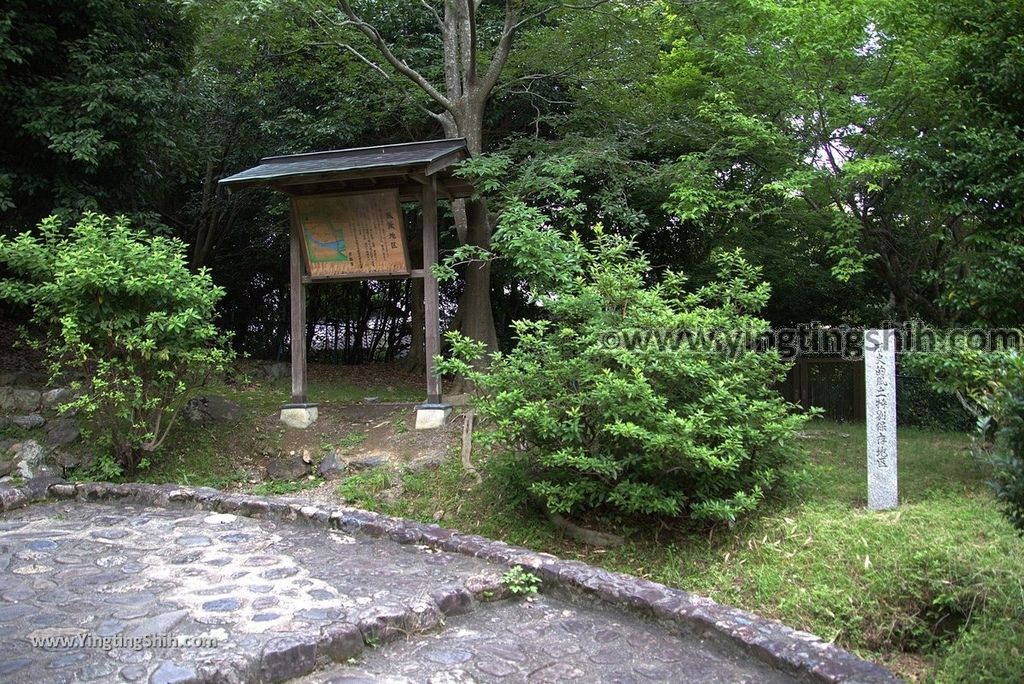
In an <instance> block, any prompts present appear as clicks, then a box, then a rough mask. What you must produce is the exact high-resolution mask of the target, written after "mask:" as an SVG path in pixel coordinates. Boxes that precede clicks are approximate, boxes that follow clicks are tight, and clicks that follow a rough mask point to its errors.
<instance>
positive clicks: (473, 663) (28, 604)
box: [0, 502, 788, 683]
mask: <svg viewBox="0 0 1024 684" xmlns="http://www.w3.org/2000/svg"><path fill="white" fill-rule="evenodd" d="M0 531H2V537H0V652H2V653H3V654H4V658H3V660H2V661H0V680H3V681H5V682H8V681H9V682H33V683H34V682H50V681H92V680H99V681H118V680H125V681H149V682H190V681H210V680H219V681H275V680H282V679H286V678H289V677H292V676H294V675H301V674H304V673H307V672H309V671H310V669H312V668H313V667H314V665H316V666H319V667H321V668H324V669H321V670H320V671H319V672H318V673H317V674H315V675H312V676H310V678H309V679H307V680H306V681H325V680H327V681H332V680H333V681H360V679H359V678H360V677H361V678H363V679H362V680H365V679H366V677H370V681H373V680H376V679H379V678H381V677H384V678H386V677H391V676H394V677H402V678H401V679H395V680H393V681H413V682H419V681H431V682H432V681H466V682H470V681H527V680H529V681H581V682H582V681H595V680H596V679H601V680H602V681H652V680H653V681H690V680H700V681H730V682H734V681H751V682H754V681H756V682H781V681H788V679H787V678H786V677H785V676H783V675H781V674H780V673H778V672H776V671H774V670H772V669H770V668H769V667H767V666H766V665H764V664H763V663H761V662H760V661H756V660H753V659H752V658H750V656H748V655H744V654H739V653H737V652H733V651H732V650H725V649H724V648H723V647H721V646H717V645H712V644H710V643H705V642H704V641H702V640H700V639H698V638H697V637H693V636H687V635H682V634H674V633H669V632H667V631H665V630H663V629H658V628H655V627H653V626H652V625H650V624H647V623H645V622H643V621H641V620H638V619H636V618H633V617H631V616H628V615H625V614H622V613H618V612H615V611H610V610H604V609H595V608H587V607H582V606H577V605H575V604H573V603H568V602H564V601H560V600H556V599H552V598H548V597H543V598H540V599H537V600H534V601H532V602H510V601H508V600H503V601H496V602H493V603H491V602H488V601H489V600H491V599H499V598H502V596H503V594H504V593H505V592H504V589H503V587H502V584H501V582H500V580H499V578H500V575H501V571H502V570H503V568H502V567H500V566H497V565H494V564H491V563H487V562H485V561H481V560H478V559H475V558H470V557H466V556H462V555H458V554H448V553H441V552H436V551H429V550H427V549H426V548H425V547H417V546H410V545H399V544H396V543H394V542H390V541H385V540H378V539H370V538H366V537H362V536H349V535H346V534H342V533H340V532H335V531H327V530H323V529H314V528H306V527H302V526H292V525H284V524H280V523H275V522H272V521H268V520H255V519H250V518H244V517H236V516H234V515H226V514H210V513H203V512H195V511H185V510H167V509H162V508H144V507H140V506H132V505H125V504H99V503H82V502H65V503H48V504H36V505H33V506H29V507H28V508H23V509H19V510H16V511H13V512H9V513H7V514H5V515H4V516H3V518H0ZM445 614H447V615H449V616H453V617H451V619H450V620H448V621H446V620H445V619H444V618H445ZM456 615H463V617H454V616H456ZM172 637H173V638H176V639H178V641H176V642H173V643H159V644H157V645H158V646H160V647H154V639H160V638H162V639H165V640H166V639H168V638H172ZM406 637H407V638H406ZM147 638H148V639H149V641H143V640H145V639H147ZM185 639H189V640H190V641H188V642H187V643H186V642H185V641H184V640H185ZM197 639H198V640H199V641H196V640H197ZM104 640H106V641H104ZM364 644H367V645H369V646H371V647H377V648H372V649H371V650H369V651H366V652H365V653H364V655H362V656H360V655H359V654H360V652H361V651H362V647H363V645H364ZM467 654H468V655H467ZM353 659H355V660H353ZM330 661H340V662H342V663H345V664H344V665H330V664H329V663H330ZM612 675H614V676H612Z"/></svg>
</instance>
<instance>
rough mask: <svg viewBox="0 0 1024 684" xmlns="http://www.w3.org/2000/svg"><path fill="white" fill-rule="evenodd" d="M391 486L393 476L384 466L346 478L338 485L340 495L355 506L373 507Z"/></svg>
mask: <svg viewBox="0 0 1024 684" xmlns="http://www.w3.org/2000/svg"><path fill="white" fill-rule="evenodd" d="M390 486H391V476H390V475H389V474H388V472H387V470H385V469H383V468H374V469H372V470H369V471H367V472H365V473H359V474H358V475H353V476H352V477H347V478H345V479H344V480H343V481H342V483H341V484H340V485H338V495H339V496H341V497H342V498H343V499H344V500H345V501H346V502H348V503H350V504H352V505H353V506H359V507H362V508H372V507H373V505H374V503H375V502H376V500H377V496H378V495H380V493H381V492H383V491H384V490H385V489H387V488H388V487H390Z"/></svg>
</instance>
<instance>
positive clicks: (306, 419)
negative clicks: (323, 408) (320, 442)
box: [281, 404, 319, 430]
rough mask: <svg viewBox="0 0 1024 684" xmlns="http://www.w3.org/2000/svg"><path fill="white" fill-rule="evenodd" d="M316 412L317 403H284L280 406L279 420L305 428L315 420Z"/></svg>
mask: <svg viewBox="0 0 1024 684" xmlns="http://www.w3.org/2000/svg"><path fill="white" fill-rule="evenodd" d="M318 413H319V412H318V411H317V404H285V405H284V406H282V407H281V422H282V423H284V424H285V425H287V426H288V427H290V428H298V429H299V430H305V429H306V428H308V427H309V426H310V425H312V424H313V423H315V422H316V419H317V417H318Z"/></svg>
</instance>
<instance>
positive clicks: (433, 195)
mask: <svg viewBox="0 0 1024 684" xmlns="http://www.w3.org/2000/svg"><path fill="white" fill-rule="evenodd" d="M421 202H422V210H423V309H424V313H425V315H424V324H425V328H426V329H425V330H424V345H423V346H424V351H425V352H426V354H425V356H426V368H427V403H428V404H440V403H441V379H440V378H439V377H438V376H437V373H436V371H435V370H434V356H436V355H437V354H439V353H440V351H441V331H440V326H441V322H440V312H439V308H440V304H439V303H438V294H437V278H436V277H435V276H434V271H433V269H432V268H431V266H433V265H434V264H436V263H437V185H436V181H435V180H434V178H433V177H432V176H431V177H428V178H427V182H426V183H425V184H424V185H423V193H422V200H421Z"/></svg>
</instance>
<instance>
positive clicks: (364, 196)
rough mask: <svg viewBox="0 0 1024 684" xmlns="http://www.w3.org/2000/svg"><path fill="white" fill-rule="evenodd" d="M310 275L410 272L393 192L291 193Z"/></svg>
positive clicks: (388, 274)
mask: <svg viewBox="0 0 1024 684" xmlns="http://www.w3.org/2000/svg"><path fill="white" fill-rule="evenodd" d="M292 202H293V206H294V211H295V216H296V220H297V221H298V224H299V227H300V228H301V231H302V239H303V246H304V250H303V252H304V256H305V259H306V269H307V272H308V273H309V275H310V277H312V278H313V279H314V280H315V279H327V278H347V277H353V278H359V277H366V278H369V277H373V276H403V275H406V276H407V275H408V274H409V255H408V251H407V249H406V243H405V230H404V229H403V227H402V213H401V206H400V205H399V203H398V190H396V189H390V190H378V191H374V192H362V193H349V194H344V195H321V196H313V197H295V198H293V199H292Z"/></svg>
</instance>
